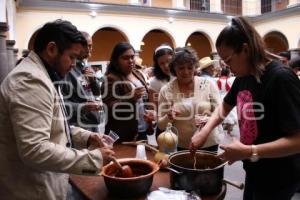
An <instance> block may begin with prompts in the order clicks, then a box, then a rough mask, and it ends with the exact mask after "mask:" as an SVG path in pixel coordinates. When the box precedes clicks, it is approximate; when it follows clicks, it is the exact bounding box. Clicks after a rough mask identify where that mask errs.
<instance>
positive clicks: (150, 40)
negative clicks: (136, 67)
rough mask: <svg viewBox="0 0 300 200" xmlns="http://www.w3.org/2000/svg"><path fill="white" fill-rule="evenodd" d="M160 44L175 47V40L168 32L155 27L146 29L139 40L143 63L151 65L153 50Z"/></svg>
mask: <svg viewBox="0 0 300 200" xmlns="http://www.w3.org/2000/svg"><path fill="white" fill-rule="evenodd" d="M161 44H169V45H170V46H171V47H172V48H175V47H176V46H175V41H174V38H173V37H172V35H171V34H169V32H167V31H165V30H163V29H161V28H155V29H151V30H150V31H148V32H147V33H146V34H145V35H144V37H143V39H142V41H141V52H140V57H141V58H142V59H143V65H145V66H152V65H153V52H154V50H155V49H156V48H157V47H158V46H159V45H161Z"/></svg>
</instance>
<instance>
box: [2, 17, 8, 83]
mask: <svg viewBox="0 0 300 200" xmlns="http://www.w3.org/2000/svg"><path fill="white" fill-rule="evenodd" d="M6 31H8V26H7V24H6V23H4V22H0V83H2V81H3V79H4V78H5V77H6V75H7V74H8V62H7V50H6V34H5V33H6Z"/></svg>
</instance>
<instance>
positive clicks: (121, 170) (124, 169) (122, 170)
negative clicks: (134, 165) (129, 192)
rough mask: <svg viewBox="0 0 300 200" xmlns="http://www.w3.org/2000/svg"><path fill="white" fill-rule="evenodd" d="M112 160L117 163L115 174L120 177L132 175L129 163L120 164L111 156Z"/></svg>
mask: <svg viewBox="0 0 300 200" xmlns="http://www.w3.org/2000/svg"><path fill="white" fill-rule="evenodd" d="M111 159H112V161H113V162H114V163H115V164H116V165H117V167H118V173H117V175H118V176H119V177H122V178H130V177H133V172H132V169H131V167H130V166H129V165H124V166H122V165H121V163H119V161H117V159H116V158H115V157H111Z"/></svg>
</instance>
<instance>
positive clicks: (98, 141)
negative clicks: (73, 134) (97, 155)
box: [87, 133, 109, 150]
mask: <svg viewBox="0 0 300 200" xmlns="http://www.w3.org/2000/svg"><path fill="white" fill-rule="evenodd" d="M107 137H109V136H107V135H105V134H103V133H93V134H91V135H90V137H89V139H88V142H87V146H88V149H89V150H94V149H96V148H101V147H106V146H107V145H105V144H104V142H103V140H104V139H105V138H107Z"/></svg>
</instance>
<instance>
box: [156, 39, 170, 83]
mask: <svg viewBox="0 0 300 200" xmlns="http://www.w3.org/2000/svg"><path fill="white" fill-rule="evenodd" d="M164 46H166V48H163V47H164ZM158 48H161V49H158ZM158 48H157V49H158V50H155V51H154V54H153V62H154V65H153V74H154V76H155V78H157V79H158V80H161V81H163V80H167V81H169V80H170V76H169V75H167V74H165V73H164V72H163V71H162V70H161V68H160V66H159V64H158V59H159V58H160V57H161V56H164V55H171V56H173V55H174V52H173V50H172V48H171V47H170V46H169V45H167V44H162V45H161V46H159V47H158Z"/></svg>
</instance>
